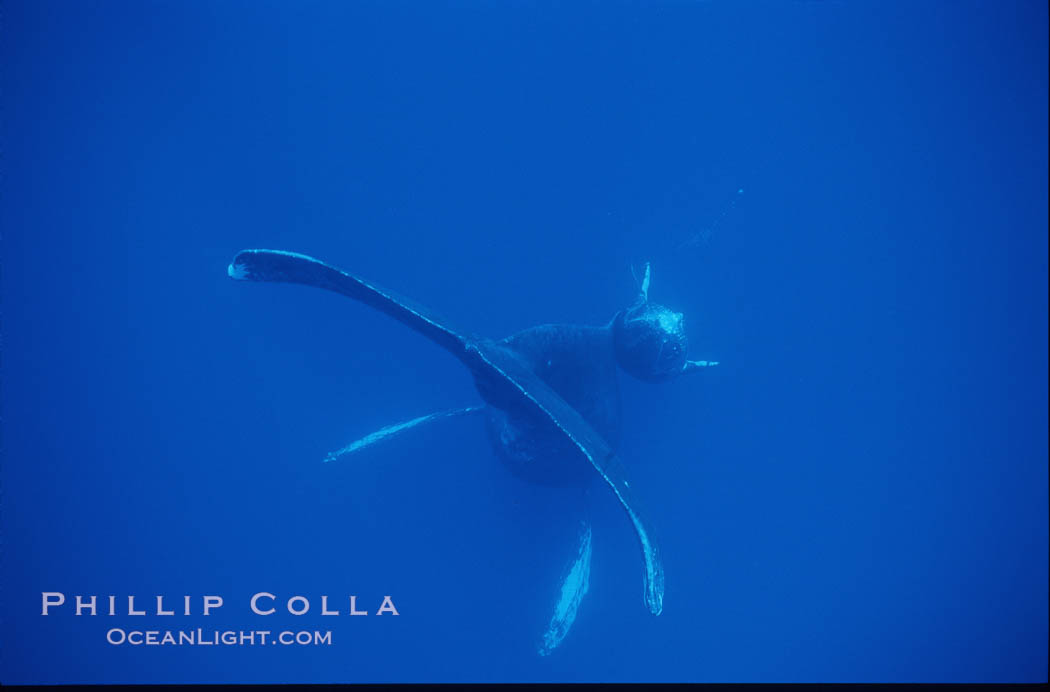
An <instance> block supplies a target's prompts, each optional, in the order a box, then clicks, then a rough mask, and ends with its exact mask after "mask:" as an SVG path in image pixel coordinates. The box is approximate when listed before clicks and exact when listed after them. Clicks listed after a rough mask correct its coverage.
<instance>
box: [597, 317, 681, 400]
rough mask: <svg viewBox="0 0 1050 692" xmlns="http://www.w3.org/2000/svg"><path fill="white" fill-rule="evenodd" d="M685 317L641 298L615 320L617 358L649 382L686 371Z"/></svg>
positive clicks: (640, 377)
mask: <svg viewBox="0 0 1050 692" xmlns="http://www.w3.org/2000/svg"><path fill="white" fill-rule="evenodd" d="M683 322H684V316H683V315H682V313H680V312H675V311H674V310H671V309H670V308H667V307H664V306H663V305H657V304H656V303H650V302H648V301H644V300H643V301H639V302H638V303H636V304H635V305H633V306H632V307H630V308H628V309H627V310H624V311H623V312H621V313H619V314H618V315H617V316H616V318H615V319H614V320H613V325H612V329H613V345H614V347H615V349H616V361H617V363H619V365H620V367H621V368H623V369H624V370H626V371H627V372H628V373H629V374H631V375H633V376H634V377H637V378H638V379H640V380H644V381H646V382H663V381H665V380H669V379H671V378H672V377H675V376H677V375H680V374H681V373H682V372H684V371H685V366H686V351H687V350H688V347H689V340H688V339H687V338H686V335H685V327H684V325H683Z"/></svg>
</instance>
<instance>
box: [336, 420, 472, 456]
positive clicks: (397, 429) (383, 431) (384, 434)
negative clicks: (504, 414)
mask: <svg viewBox="0 0 1050 692" xmlns="http://www.w3.org/2000/svg"><path fill="white" fill-rule="evenodd" d="M484 410H485V407H484V406H468V407H467V408H457V409H452V410H451V411H440V412H438V413H431V414H430V415H429V416H420V417H419V418H413V419H412V420H406V421H403V422H401V423H394V424H393V425H388V426H386V427H385V428H380V429H379V430H376V431H375V432H374V433H370V434H368V435H365V436H364V437H362V438H361V439H360V440H354V441H353V442H351V443H350V444H348V445H347V446H345V447H343V448H342V449H340V450H339V451H336V452H330V453H329V454H328V456H326V457H325V458H324V460H325V461H335V460H336V459H338V458H340V457H341V456H343V455H344V454H350V453H352V452H357V451H359V450H362V449H364V448H365V447H371V446H372V445H374V444H375V443H376V442H381V441H382V440H385V439H386V438H388V437H391V436H392V435H397V434H398V433H403V432H405V431H406V430H411V429H412V428H415V427H417V426H420V425H423V424H424V423H433V422H434V421H438V420H443V419H445V418H453V417H456V416H466V415H469V414H471V413H477V412H478V411H484Z"/></svg>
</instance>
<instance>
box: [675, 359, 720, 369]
mask: <svg viewBox="0 0 1050 692" xmlns="http://www.w3.org/2000/svg"><path fill="white" fill-rule="evenodd" d="M715 365H718V361H717V360H687V361H686V362H685V365H684V366H682V372H693V371H695V370H702V369H704V368H710V367H713V366H715Z"/></svg>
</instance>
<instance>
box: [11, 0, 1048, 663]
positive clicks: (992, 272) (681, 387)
mask: <svg viewBox="0 0 1050 692" xmlns="http://www.w3.org/2000/svg"><path fill="white" fill-rule="evenodd" d="M2 12H3V14H2V19H0V21H2V31H3V41H2V60H3V70H4V76H3V80H4V81H3V97H2V98H3V112H2V119H3V123H2V126H3V169H4V172H3V175H4V181H3V185H4V191H3V207H2V217H0V219H2V233H3V238H2V252H3V255H2V257H3V266H2V286H0V287H2V311H3V352H2V357H3V363H2V365H3V371H2V377H3V380H2V387H3V411H2V413H3V445H4V451H3V476H2V482H3V500H2V529H3V544H4V545H3V558H2V559H3V605H4V608H3V644H2V654H0V655H2V664H0V665H2V669H0V670H2V675H0V679H2V680H3V681H4V682H9V683H15V682H101V681H109V682H138V681H150V682H162V681H163V682H187V681H215V682H219V681H237V682H252V681H267V682H288V681H297V680H298V681H317V682H327V681H416V680H432V681H486V680H506V681H547V680H579V681H603V680H609V681H629V680H661V681H766V680H776V681H800V680H818V681H844V680H845V681H902V680H908V681H992V680H999V681H1039V680H1044V681H1045V680H1046V674H1047V562H1048V560H1047V552H1048V547H1047V546H1048V536H1047V524H1048V519H1047V492H1048V491H1047V485H1048V482H1047V424H1046V417H1047V384H1046V383H1047V356H1046V352H1047V298H1046V289H1047V231H1046V228H1047V27H1048V21H1047V5H1046V3H1045V2H1041V1H1038V0H1033V1H1031V2H1005V3H993V2H980V3H976V2H943V3H929V2H908V3H904V2H900V3H885V2H869V3H833V2H822V3H818V2H812V3H807V2H798V3H788V2H767V3H740V4H738V3H687V2H666V3H645V4H644V5H642V4H640V3H600V4H595V5H590V4H584V3H562V4H560V5H559V6H554V5H550V6H546V7H545V8H544V9H543V10H540V9H538V8H537V7H535V5H534V3H526V2H508V3H481V2H453V3H423V2H393V3H391V2H383V3H380V2H368V3H363V2H355V3H350V2H338V3H320V2H296V3H292V2H256V1H252V2H247V1H245V2H231V1H225V2H207V3H205V2H186V1H184V0H177V1H176V0H171V1H165V2H159V1H155V0H154V1H150V2H141V1H138V0H136V1H134V2H127V3H124V2H104V3H87V2H69V1H66V0H48V1H40V0H34V1H32V2H18V1H13V0H8V1H7V2H5V3H3V8H2ZM738 189H743V190H744V194H743V195H741V196H739V197H737V196H735V193H736V190H738ZM690 239H695V240H696V241H697V242H689V241H690ZM245 247H272V248H282V249H289V250H297V251H300V252H305V253H309V254H312V255H315V256H318V257H321V258H323V259H326V260H328V261H330V262H332V263H335V264H337V265H340V266H343V267H345V268H347V269H350V270H353V271H356V272H359V273H361V274H362V275H364V276H366V277H369V278H371V279H373V280H375V281H378V282H379V283H381V284H385V285H387V286H389V287H391V288H393V289H395V290H398V291H399V292H401V293H404V294H405V295H408V296H411V297H414V298H416V299H417V300H419V301H421V302H423V303H425V304H428V305H430V306H432V307H434V308H435V309H436V310H437V311H439V312H440V313H442V314H444V315H445V316H446V317H447V318H448V319H449V320H450V322H452V323H453V324H456V325H462V326H463V327H464V328H466V329H470V330H473V331H476V332H478V333H483V334H486V335H490V336H504V335H507V334H509V333H512V332H514V331H516V330H519V329H522V328H525V327H528V326H530V325H533V324H538V323H543V322H555V321H564V322H579V323H590V324H600V323H603V322H605V321H606V320H607V319H608V318H609V317H610V316H611V315H612V314H613V313H614V312H615V311H616V310H617V309H619V308H621V307H623V306H624V305H625V304H626V303H627V302H628V301H629V300H630V299H631V297H632V295H633V291H634V283H633V280H632V279H631V276H630V271H629V267H630V266H631V265H632V264H634V265H635V266H638V265H639V264H640V263H641V262H643V261H645V260H651V261H652V262H653V271H654V274H653V288H652V295H653V298H654V299H656V300H658V301H660V302H663V303H666V304H669V305H671V306H673V307H675V308H676V309H679V310H683V311H684V312H685V313H686V314H687V322H688V324H687V326H688V330H689V332H690V337H691V339H692V349H693V350H692V355H693V357H696V358H715V359H718V360H721V361H722V365H720V366H719V367H718V368H717V369H716V370H714V371H711V372H705V373H700V374H698V375H696V376H694V377H691V378H685V379H683V380H681V381H677V382H674V383H671V384H667V385H661V386H650V385H643V384H641V383H637V382H635V381H632V380H629V379H628V378H626V377H624V378H622V386H623V390H624V408H625V411H624V412H625V416H626V418H627V425H626V426H625V431H624V442H623V448H622V453H623V454H622V455H623V457H624V460H625V463H626V464H627V465H628V467H629V470H630V474H631V477H632V485H633V486H634V487H635V488H636V489H637V492H638V495H639V497H640V499H641V501H642V502H643V503H644V504H645V506H646V508H647V510H648V513H649V515H650V516H651V519H652V522H653V524H654V525H655V526H656V527H657V528H658V530H659V532H660V536H661V538H662V541H663V548H664V554H665V560H666V569H667V596H666V607H665V612H664V614H663V615H662V616H660V617H659V618H654V617H652V616H651V615H649V614H648V613H647V612H646V610H645V607H644V605H643V602H642V590H641V567H640V559H639V556H638V551H637V548H636V546H635V539H634V538H633V535H632V533H631V531H630V529H629V525H628V523H627V521H626V519H625V518H624V517H623V516H622V513H621V512H620V511H619V510H618V509H617V507H616V506H615V503H614V501H613V500H612V498H611V497H606V495H607V493H596V494H594V496H592V497H591V498H590V503H589V504H590V505H591V506H590V509H589V511H590V515H591V517H592V520H593V522H594V525H595V538H594V550H595V556H594V567H593V572H592V579H591V591H590V594H589V595H588V597H587V599H586V600H585V602H584V604H583V607H582V608H581V612H580V617H579V620H578V621H577V623H576V625H575V627H574V629H573V631H572V632H571V634H570V635H569V637H568V638H567V639H566V641H565V643H564V644H563V646H562V648H561V649H559V650H558V651H556V652H555V655H553V656H551V657H549V658H539V657H538V656H536V654H535V644H536V641H537V640H538V637H539V634H540V632H541V630H542V625H543V624H544V621H545V619H546V618H547V617H549V610H548V609H549V606H550V599H552V598H553V591H554V588H555V584H556V578H557V573H558V571H559V570H560V569H562V567H563V566H564V564H565V561H566V560H567V558H568V551H569V549H570V548H571V546H570V545H569V542H571V540H572V535H573V534H574V531H575V529H574V524H573V522H574V521H575V520H576V519H575V517H574V512H575V511H576V510H577V509H578V508H576V507H573V508H568V507H566V506H564V505H565V504H566V503H564V502H563V500H565V498H564V497H563V496H562V495H560V494H559V493H545V492H544V491H543V489H537V488H531V487H528V486H524V485H522V484H521V483H520V482H518V481H517V480H516V479H514V478H511V477H508V475H507V474H506V472H505V471H504V469H503V468H502V467H501V466H499V465H498V463H497V462H496V461H495V459H494V457H493V456H492V453H491V451H490V450H489V447H488V445H487V441H486V439H485V436H484V433H483V430H482V426H481V425H480V422H479V421H477V420H454V421H446V422H445V423H443V424H441V425H439V426H436V427H434V428H432V429H429V430H420V431H418V432H417V433H416V434H413V435H411V436H409V437H406V438H405V439H403V440H400V441H397V442H393V443H390V444H388V445H386V446H383V447H376V448H375V449H374V450H372V451H370V452H368V453H366V454H363V455H361V456H360V457H358V458H357V459H356V460H354V461H353V462H347V463H343V464H338V465H323V464H321V463H320V460H321V458H323V456H324V454H325V453H326V452H328V451H331V450H333V449H337V448H339V447H341V446H342V445H344V444H346V443H347V442H349V441H350V440H352V439H354V438H355V437H357V436H360V435H362V434H364V433H366V432H368V431H370V430H372V429H374V428H376V427H379V426H381V425H385V424H387V423H391V422H394V421H397V420H400V419H403V418H407V417H410V416H416V415H421V414H424V413H429V412H431V411H435V410H440V409H444V408H449V407H454V406H462V405H468V404H471V403H475V402H477V401H479V398H478V396H477V394H476V392H475V391H474V389H473V385H472V383H471V381H470V379H469V377H468V376H467V374H466V373H465V372H464V371H463V369H462V368H461V367H460V366H459V365H458V364H457V363H456V362H455V361H454V360H453V359H451V358H449V357H448V356H447V355H446V354H444V353H443V352H441V351H440V350H439V349H437V348H435V347H434V346H433V345H432V344H430V343H428V342H427V341H425V340H424V339H421V338H419V337H418V336H416V335H414V334H412V333H411V332H409V331H408V330H406V329H405V328H404V327H402V326H401V325H399V324H397V323H395V322H393V321H391V320H389V319H387V318H384V317H383V316H381V315H378V314H376V313H373V312H372V311H370V310H369V309H367V308H365V307H363V306H361V305H358V304H355V303H353V302H351V301H348V300H346V299H343V298H341V297H339V296H334V295H330V294H326V293H323V292H320V291H316V290H311V289H307V288H301V287H291V286H277V285H272V286H271V285H244V284H235V283H233V282H231V281H230V280H229V279H228V278H227V277H226V264H227V262H228V261H229V260H230V258H231V257H232V256H233V255H234V253H235V252H237V251H238V250H240V249H242V248H245ZM46 590H58V591H64V592H65V593H66V594H67V595H68V596H69V597H70V598H72V595H73V594H78V593H80V594H101V595H107V594H111V593H112V594H117V595H119V596H122V597H123V596H125V595H127V594H137V595H139V596H140V597H143V598H145V597H152V596H154V595H155V594H168V595H171V596H173V597H177V596H181V595H182V594H192V595H195V596H199V595H202V594H213V593H214V594H220V595H223V596H225V597H226V602H227V603H226V606H225V607H224V608H223V609H222V610H221V611H220V612H219V614H216V615H213V616H211V617H209V618H202V617H191V618H183V617H178V618H170V619H169V620H168V621H164V620H162V619H158V618H155V617H150V618H141V619H140V621H139V622H131V623H129V622H128V620H129V619H128V618H106V617H97V618H90V617H86V616H84V617H80V618H74V617H72V616H70V615H62V614H59V615H54V616H49V617H47V618H43V617H41V616H40V614H39V610H40V592H41V591H46ZM259 590H269V591H273V592H275V593H278V594H279V595H282V596H283V597H285V598H286V597H288V596H292V595H295V594H302V595H306V596H309V597H311V598H313V599H315V600H314V603H315V608H316V607H317V606H318V605H319V604H318V601H317V600H316V599H318V598H319V596H320V595H321V594H329V595H331V596H332V598H333V599H335V598H339V599H342V598H344V597H345V596H346V595H347V594H352V593H353V594H358V595H359V596H360V598H361V599H362V600H364V601H365V602H366V605H367V604H368V603H369V602H371V607H370V609H371V610H374V608H375V607H376V605H378V600H379V599H380V598H381V597H382V595H384V594H388V593H389V594H391V595H393V597H394V599H395V602H396V604H397V606H398V608H399V609H400V612H401V615H400V616H399V617H398V618H393V617H386V616H384V617H382V618H376V617H369V618H360V619H357V618H355V619H353V620H351V619H350V618H348V617H342V618H323V619H322V618H319V617H314V616H313V615H312V614H311V615H309V616H304V617H303V618H299V619H298V621H296V622H293V621H292V618H290V617H287V616H286V617H284V618H283V619H279V618H277V617H273V618H270V619H262V618H258V617H254V616H250V615H249V614H248V611H247V604H246V600H247V597H248V596H249V595H250V594H251V593H253V592H255V591H259ZM67 612H68V609H67ZM114 621H116V624H119V625H122V626H127V625H129V624H130V625H137V626H139V627H144V626H146V627H161V628H163V627H177V628H190V627H197V626H203V627H209V628H215V627H219V628H227V627H232V628H235V629H279V628H281V627H284V626H295V627H296V628H297V629H298V628H300V627H305V628H309V629H327V628H331V629H333V631H334V635H333V636H334V640H335V644H334V645H333V646H332V647H320V648H299V647H287V648H286V647H266V648H265V649H264V648H262V647H255V648H252V647H231V648H220V647H212V648H193V647H183V648H173V647H164V648H161V647H150V648H147V647H138V648H132V647H127V646H125V647H113V646H110V645H108V644H106V643H105V641H104V633H105V631H106V629H107V628H108V627H110V626H112V625H113V624H114ZM142 621H145V622H142ZM333 621H334V622H333Z"/></svg>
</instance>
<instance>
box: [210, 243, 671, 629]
mask: <svg viewBox="0 0 1050 692" xmlns="http://www.w3.org/2000/svg"><path fill="white" fill-rule="evenodd" d="M227 273H228V274H229V275H230V278H232V279H236V280H239V281H277V282H288V283H299V284H306V285H309V286H316V287H317V288H323V289H327V290H329V291H335V292H336V293H341V294H343V295H345V296H349V297H350V298H354V299H356V300H360V301H361V302H363V303H365V304H366V305H370V306H371V307H374V308H375V309H377V310H379V311H380V312H383V313H385V314H387V315H390V316H391V317H393V318H394V319H396V320H398V321H400V322H402V323H403V324H405V325H407V326H409V327H411V328H412V329H414V330H416V331H417V332H419V333H421V334H423V335H424V336H426V337H428V338H429V339H430V340H432V341H433V342H435V343H436V344H438V345H439V346H442V347H443V348H445V349H446V350H448V351H449V352H450V353H452V354H453V355H454V356H456V357H457V358H459V359H460V360H461V361H462V362H463V364H464V365H466V366H467V368H469V369H470V371H471V374H472V375H473V376H474V380H475V383H476V384H477V387H478V391H479V392H480V393H481V395H482V398H483V399H485V400H486V402H488V403H490V404H492V405H493V406H497V407H498V408H501V409H504V410H514V411H516V412H519V413H521V414H523V415H527V416H532V417H534V418H536V419H537V420H546V421H549V423H551V424H552V425H553V428H554V429H556V430H557V432H559V433H560V434H562V435H563V436H564V437H565V438H567V439H568V440H569V441H570V442H571V443H572V447H573V448H574V449H576V450H577V451H578V452H579V454H580V455H581V456H582V457H583V459H584V460H586V461H587V462H588V463H590V464H591V466H593V467H594V469H595V470H596V471H597V472H598V473H599V475H601V477H602V478H603V479H604V480H605V482H606V483H607V484H608V486H609V487H610V488H611V489H612V491H613V493H614V494H615V495H616V498H617V499H618V500H619V501H620V504H621V505H622V506H623V508H624V510H625V511H626V512H627V516H628V517H629V518H630V520H631V523H632V525H633V526H634V529H635V533H636V534H637V536H638V541H639V543H640V544H641V548H642V558H643V562H644V567H645V570H644V572H643V576H644V583H645V602H646V605H647V606H648V608H649V610H650V612H652V613H653V614H654V615H659V614H660V612H661V611H662V610H663V598H664V573H663V565H662V563H661V560H660V551H659V548H658V547H657V544H656V538H655V536H654V534H653V531H652V529H650V528H649V526H648V522H646V521H645V519H644V518H643V517H642V515H641V513H640V511H639V509H638V505H637V503H636V502H635V501H634V499H633V498H632V497H631V491H630V485H629V484H628V482H627V479H626V473H625V472H624V469H623V465H622V464H621V463H620V460H619V458H618V457H617V456H616V454H615V453H614V452H613V450H612V448H611V447H610V446H609V444H608V443H607V442H606V441H605V440H604V439H603V438H602V436H601V435H599V434H598V433H597V432H595V430H594V429H593V428H592V427H591V426H590V425H589V424H588V423H587V421H586V420H584V418H583V416H581V415H580V413H579V412H578V411H577V410H576V409H574V408H573V407H572V406H570V405H569V404H568V403H566V402H565V400H564V399H562V398H561V397H560V396H559V395H558V394H557V393H556V392H555V391H554V390H553V389H551V388H550V387H549V386H547V385H546V384H545V383H544V382H543V381H542V380H541V379H540V378H539V377H538V376H537V375H536V374H535V373H533V372H532V371H531V370H529V369H528V367H527V366H526V365H525V363H524V362H523V360H522V358H521V357H520V356H519V355H517V354H516V353H514V352H513V351H512V350H510V349H509V348H507V347H506V346H503V345H500V344H498V343H496V342H494V341H491V340H488V339H479V338H476V337H471V336H468V335H465V334H463V333H461V332H458V331H456V330H454V329H452V328H450V327H449V326H447V325H446V324H444V323H443V321H442V320H440V319H439V318H437V317H436V316H435V315H434V314H433V313H431V312H430V311H429V310H427V309H426V308H423V307H422V306H419V305H416V304H415V303H413V302H411V301H409V300H407V299H405V298H402V297H400V296H398V295H397V294H395V293H393V292H392V291H388V290H386V289H384V288H381V287H379V286H377V285H375V284H373V283H370V282H367V281H365V280H364V279H361V278H359V277H356V276H354V275H352V274H348V273H346V272H344V271H342V270H339V269H336V268H335V267H332V266H330V265H327V264H325V263H324V262H321V261H319V260H316V259H314V258H312V257H308V256H306V255H300V254H298V253H294V252H284V251H281V250H243V251H241V252H240V253H238V255H237V256H236V257H234V259H233V262H232V263H230V266H229V268H228V270H227Z"/></svg>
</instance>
